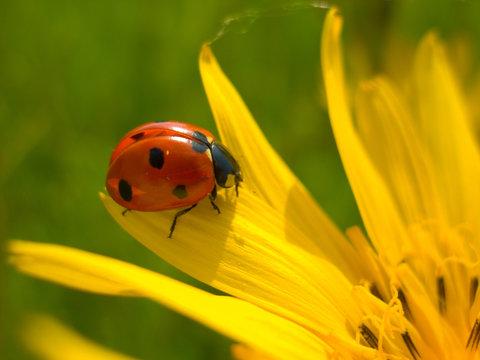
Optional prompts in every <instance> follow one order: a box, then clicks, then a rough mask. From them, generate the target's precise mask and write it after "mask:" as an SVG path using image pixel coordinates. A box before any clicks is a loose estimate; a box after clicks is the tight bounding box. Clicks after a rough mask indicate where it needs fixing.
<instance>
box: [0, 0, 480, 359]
mask: <svg viewBox="0 0 480 360" xmlns="http://www.w3.org/2000/svg"><path fill="white" fill-rule="evenodd" d="M315 3H316V2H313V1H300V2H287V3H284V5H281V4H280V5H279V4H278V2H274V1H270V2H266V1H263V2H259V1H256V2H255V1H248V2H245V1H243V2H242V1H240V0H236V1H231V2H225V1H220V0H207V1H197V0H181V1H111V0H106V1H99V2H93V1H85V2H80V1H78V2H71V1H56V0H43V1H33V0H21V1H13V0H3V1H2V4H1V9H2V10H1V11H0V126H1V127H0V130H1V131H0V185H1V190H0V240H2V242H4V241H3V240H4V239H8V238H22V239H29V240H35V241H42V242H54V243H60V244H66V245H69V246H74V247H78V248H82V249H86V250H90V251H94V252H98V253H101V254H106V255H109V256H112V257H115V258H119V259H123V260H126V261H130V262H132V263H135V264H139V265H141V266H144V267H146V268H150V269H153V270H156V271H159V272H162V273H165V274H168V275H170V276H172V277H175V278H177V279H180V280H182V281H185V282H188V283H191V284H194V285H196V286H200V287H202V286H203V285H201V284H198V283H197V282H195V281H194V280H192V279H190V278H187V277H186V276H185V275H184V274H181V273H180V272H179V271H177V270H175V269H174V268H172V267H170V266H169V265H168V264H166V263H164V262H163V261H162V260H161V259H159V258H157V257H156V256H155V255H153V254H152V253H150V252H149V251H148V250H146V249H144V248H143V247H142V246H141V245H139V244H138V243H137V242H136V241H135V240H133V239H132V238H130V237H129V236H128V235H127V234H126V233H125V232H123V231H122V230H121V229H120V228H119V226H118V225H117V224H116V223H114V221H112V219H111V218H110V217H109V215H108V214H107V212H106V211H105V209H104V208H103V207H102V205H101V203H100V201H99V199H98V192H99V191H102V190H103V187H104V185H103V184H104V177H105V171H106V165H107V162H108V158H109V156H110V152H111V150H112V149H113V147H114V146H115V144H116V141H117V140H118V139H119V138H120V137H121V136H122V135H123V133H125V132H126V131H127V130H129V129H130V128H132V127H134V126H136V125H138V124H140V123H142V122H146V121H150V120H166V119H177V120H181V121H186V122H192V123H196V124H199V125H201V126H204V127H206V128H209V129H213V130H214V123H213V120H212V117H211V114H210V110H209V107H208V104H207V101H206V97H205V94H204V92H203V89H202V85H201V82H200V78H199V73H198V69H197V55H198V52H199V49H200V46H201V44H202V43H203V42H204V41H206V40H208V39H212V38H213V37H214V36H215V34H216V33H217V32H218V31H219V30H220V29H221V28H222V26H221V24H222V19H224V18H225V17H226V16H231V15H232V14H238V13H242V11H246V10H250V11H252V10H253V12H250V15H248V13H247V16H246V17H245V16H244V17H241V16H240V17H237V18H236V20H234V21H233V25H231V26H230V27H227V30H228V31H227V32H226V34H225V35H224V36H222V37H221V38H220V39H219V40H217V41H216V42H215V43H214V45H213V49H214V51H215V52H216V54H217V56H218V59H219V61H220V63H221V64H222V65H223V67H224V70H225V71H226V72H227V74H229V76H230V77H231V79H232V81H233V82H234V84H235V85H236V86H237V88H238V90H239V91H240V93H241V94H242V95H243V97H244V99H245V101H246V103H247V104H248V105H249V107H250V109H251V110H252V112H253V114H254V115H255V117H256V119H257V121H258V122H259V124H260V126H261V127H262V128H263V130H264V131H265V133H266V134H267V137H268V138H269V139H270V140H271V142H272V143H273V145H274V146H275V148H276V149H277V150H278V151H279V152H280V154H281V155H282V156H283V157H284V158H285V160H286V161H287V163H288V164H289V165H290V166H291V167H292V168H293V170H294V171H295V172H296V173H297V174H298V176H299V177H300V178H301V179H302V180H303V181H304V182H305V184H306V186H307V187H308V188H309V189H310V191H311V192H312V193H313V194H314V196H315V197H316V198H317V199H318V201H319V203H320V204H322V206H323V207H324V208H325V209H326V211H327V212H328V213H329V214H331V216H332V217H333V219H334V220H335V221H336V222H337V223H338V224H339V225H340V226H341V227H342V228H345V227H347V226H349V225H353V224H357V223H360V218H359V216H358V214H357V213H356V210H355V205H354V200H353V196H352V194H351V192H350V189H349V187H348V183H347V180H346V178H345V176H344V173H343V169H342V166H341V163H340V161H339V158H338V155H337V152H336V149H335V143H334V140H333V137H332V134H331V131H330V128H329V124H328V119H327V115H326V111H325V109H324V107H323V105H322V100H321V99H322V93H323V91H322V87H321V78H320V71H319V38H320V33H321V27H322V21H323V17H324V15H325V12H326V11H325V10H324V9H318V8H315V7H313V6H312V5H314V4H315ZM341 5H343V7H342V9H343V10H344V11H345V16H346V24H347V34H346V39H347V43H348V41H353V40H352V39H355V41H364V43H365V46H366V47H367V49H368V51H369V52H370V53H371V54H372V58H373V60H374V63H375V60H378V54H379V53H380V51H381V50H382V41H384V40H385V37H386V32H387V31H386V30H385V29H388V30H395V31H398V32H399V34H402V36H404V37H406V38H407V39H410V40H413V41H414V40H417V39H418V38H419V37H420V36H421V34H422V33H423V32H424V31H425V30H427V29H429V28H431V27H436V28H438V29H439V30H440V32H444V33H445V34H447V35H448V34H454V33H457V32H459V33H462V32H463V33H467V34H469V35H470V36H471V38H472V39H479V38H480V36H479V26H478V25H476V22H477V19H478V14H479V6H478V5H476V3H475V2H473V1H472V2H468V1H448V2H437V1H433V0H430V1H423V2H420V1H410V2H406V1H405V2H401V3H396V2H393V1H358V2H347V1H344V3H343V4H341ZM256 9H260V11H258V12H255V10H256ZM252 14H253V15H252ZM0 269H1V272H0V274H1V277H0V286H1V288H0V291H1V301H0V316H1V317H0V320H1V323H2V327H1V328H0V336H2V338H1V342H0V345H1V346H2V349H0V357H1V358H2V359H20V360H21V359H28V358H30V357H31V355H30V354H28V353H26V352H25V350H24V349H23V348H22V345H21V344H20V343H19V341H18V329H19V326H20V325H21V323H22V321H23V318H24V316H25V315H26V314H28V313H37V312H42V313H48V314H52V315H54V316H56V317H58V318H60V319H61V320H63V321H65V322H66V323H67V324H69V325H71V326H73V327H74V328H76V329H77V330H79V331H80V332H81V333H83V334H85V335H88V336H89V337H90V338H92V339H94V340H95V341H97V342H99V343H101V344H104V345H106V346H109V347H111V348H112V349H116V350H118V351H121V352H124V353H126V354H131V355H133V356H136V357H139V358H142V359H223V358H227V357H228V356H229V341H228V340H226V339H224V338H223V337H221V336H220V335H218V334H216V333H214V332H212V331H210V330H208V329H206V328H204V327H203V326H202V325H199V324H196V323H194V322H193V321H190V320H188V319H186V318H184V317H182V316H180V315H178V314H176V313H172V312H170V311H168V310H166V309H164V308H162V307H160V306H158V305H156V304H153V303H152V302H149V301H146V300H138V299H129V298H127V299H121V298H110V297H101V296H97V295H90V294H84V293H80V292H77V291H71V290H68V289H64V288H61V287H58V286H55V285H51V284H48V283H44V282H41V281H36V280H33V279H31V278H28V277H26V276H23V275H21V274H18V273H16V272H15V271H13V270H12V269H10V268H8V267H7V266H2V267H0ZM203 287H204V288H206V287H205V286H203ZM209 290H210V291H215V290H212V289H209Z"/></svg>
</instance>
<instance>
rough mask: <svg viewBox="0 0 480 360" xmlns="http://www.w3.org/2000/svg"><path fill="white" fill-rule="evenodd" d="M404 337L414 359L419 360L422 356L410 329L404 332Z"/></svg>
mask: <svg viewBox="0 0 480 360" xmlns="http://www.w3.org/2000/svg"><path fill="white" fill-rule="evenodd" d="M402 339H403V342H404V343H405V345H406V346H407V349H408V351H409V352H410V355H412V357H413V359H414V360H417V359H418V358H419V357H420V353H419V352H418V350H417V347H416V346H415V343H414V342H413V340H412V338H411V336H410V334H409V333H408V331H405V332H404V333H402Z"/></svg>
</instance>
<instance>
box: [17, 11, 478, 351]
mask: <svg viewBox="0 0 480 360" xmlns="http://www.w3.org/2000/svg"><path fill="white" fill-rule="evenodd" d="M341 27H342V18H341V16H340V14H339V12H338V10H336V9H331V10H330V11H329V13H328V15H327V18H326V20H325V25H324V32H323V38H322V67H323V73H324V79H325V85H326V94H327V100H328V107H329V112H330V117H331V122H332V127H333V130H334V134H335V138H336V141H337V145H338V148H339V151H340V154H341V157H342V160H343V163H344V166H345V170H346V172H347V175H348V178H349V180H350V184H351V186H352V189H353V192H354V194H355V197H356V200H357V203H358V207H359V209H360V212H361V215H362V218H363V221H364V224H365V227H366V231H367V234H368V238H367V236H366V235H364V234H363V232H362V230H361V229H360V228H358V227H353V228H351V229H349V230H347V232H346V235H347V236H344V234H343V233H342V232H341V231H339V230H338V229H337V228H336V227H335V225H334V224H333V223H332V222H331V221H330V220H329V218H328V217H327V216H326V215H325V214H324V213H323V211H322V210H321V209H320V208H319V207H318V206H317V205H316V203H315V202H314V200H313V199H312V197H311V196H310V195H309V194H308V192H307V191H306V190H305V188H304V187H303V185H302V184H301V183H300V182H299V180H298V179H297V178H296V177H295V176H294V175H293V174H292V173H291V172H290V170H289V169H288V167H287V166H286V165H285V163H284V162H283V161H282V160H281V158H280V157H279V156H278V154H277V153H276V152H275V151H274V150H273V149H272V148H271V146H270V145H269V144H268V142H267V141H266V139H265V137H264V136H263V134H262V133H261V131H260V129H259V128H258V126H257V125H256V123H255V122H254V120H253V118H252V116H251V114H250V113H249V111H248V109H247V108H246V106H245V105H244V103H243V102H242V100H241V98H240V97H239V95H238V94H237V92H236V91H235V89H234V88H233V86H232V85H231V83H230V82H229V80H228V79H227V78H226V77H225V75H224V74H223V72H222V70H221V69H220V67H219V66H218V64H217V62H216V60H215V58H214V56H213V54H212V53H211V50H210V48H209V47H208V46H205V47H204V48H203V49H202V52H201V55H200V71H201V75H202V79H203V82H204V86H205V90H206V93H207V96H208V99H209V101H210V105H211V108H212V111H213V114H214V117H215V120H216V123H217V126H218V129H219V132H220V135H221V138H222V142H224V143H225V144H226V145H227V146H228V147H229V148H230V149H231V150H232V153H234V154H236V155H237V156H238V160H239V162H240V165H241V167H242V172H243V174H244V183H243V186H242V189H241V193H240V197H239V198H236V197H235V195H234V194H232V193H231V192H226V193H224V194H221V196H220V199H219V206H220V207H221V209H222V214H221V215H219V216H212V212H211V209H210V208H209V204H203V203H202V204H200V205H199V206H198V208H197V209H195V211H192V212H191V213H189V216H188V224H187V222H186V221H185V223H184V224H182V226H179V227H178V229H177V230H176V232H175V237H174V239H167V237H166V235H165V234H166V233H167V229H168V228H169V226H170V221H171V218H172V212H159V213H141V212H131V213H128V215H127V216H122V211H123V209H122V208H120V207H119V206H118V205H117V204H116V203H115V202H113V201H112V199H111V198H109V197H107V196H105V195H103V194H102V195H101V198H102V201H103V202H104V204H105V206H106V208H107V209H108V211H109V212H110V213H111V215H112V216H113V217H114V218H115V219H116V220H117V222H119V223H120V225H121V226H122V227H123V228H124V229H125V230H126V231H128V232H129V233H130V234H131V235H132V236H133V237H135V238H136V239H137V240H138V241H140V242H141V243H142V244H144V245H145V246H147V247H148V248H149V249H151V250H152V251H154V252H155V253H156V254H158V255H159V256H160V257H162V258H163V259H165V260H167V261H168V262H170V263H171V264H173V265H174V266H176V267H178V268H179V269H181V270H183V271H184V272H186V273H187V274H189V275H191V276H193V277H194V278H196V279H198V280H201V281H203V282H204V283H206V284H209V285H211V286H213V287H215V288H217V289H220V290H222V291H224V292H225V293H228V294H229V295H230V296H219V295H212V294H210V293H208V292H205V291H202V290H199V289H196V288H193V287H191V286H188V285H186V284H183V283H180V282H178V281H176V280H173V279H170V278H168V277H165V276H163V275H160V274H157V273H154V272H152V271H148V270H146V269H143V268H140V267H138V266H135V265H131V264H127V263H125V262H122V261H119V260H115V259H111V258H107V257H104V256H100V255H95V254H91V253H87V252H84V251H81V250H76V249H72V248H67V247H64V246H59V245H53V244H38V243H31V242H25V241H13V242H11V244H10V247H9V251H10V254H11V255H10V261H11V262H12V263H13V264H14V265H15V266H16V267H18V268H19V269H20V270H21V271H23V272H25V273H28V274H31V275H33V276H36V277H40V278H43V279H47V280H50V281H55V282H57V283H60V284H63V285H66V286H70V287H74V288H78V289H82V290H86V291H91V292H96V293H100V294H110V295H117V296H137V297H147V298H150V299H152V300H154V301H157V302H159V303H161V304H163V305H165V306H167V307H169V308H171V309H173V310H175V311H178V312H180V313H182V314H184V315H186V316H188V317H190V318H192V319H195V320H197V321H199V322H201V323H203V324H205V325H207V326H209V327H211V328H212V329H215V330H217V331H218V332H220V333H222V334H224V335H226V336H229V337H231V338H232V339H234V340H236V341H238V342H240V343H241V344H244V345H240V346H238V347H236V348H235V349H234V355H235V356H237V357H238V358H240V359H245V358H264V359H266V358H272V359H324V358H325V359H326V358H332V357H333V358H345V359H373V358H381V359H463V358H465V359H473V358H477V353H476V351H477V348H478V345H479V342H480V320H478V319H477V317H478V316H479V311H480V296H477V288H478V279H479V275H480V274H479V268H478V265H477V259H478V254H477V252H478V249H480V244H479V238H478V236H477V234H479V230H480V216H479V214H480V211H479V210H480V194H479V193H480V186H479V184H480V161H479V160H480V159H479V154H478V150H477V144H476V142H475V139H474V135H473V133H472V131H471V129H470V122H469V121H470V118H469V114H468V112H467V108H466V106H465V104H464V103H463V101H464V100H463V98H462V96H461V94H460V91H459V89H458V86H457V84H456V82H455V79H454V78H453V75H452V71H451V70H450V68H449V65H448V62H447V60H446V55H445V50H444V47H443V45H442V44H441V43H440V41H439V40H438V39H437V38H436V37H435V36H434V35H432V34H430V35H427V36H426V37H425V39H424V40H423V41H422V42H421V44H420V46H419V48H418V50H417V53H416V57H415V61H414V66H413V72H412V76H411V78H410V79H409V81H410V82H409V85H410V86H407V87H405V88H407V89H408V91H407V92H405V94H403V93H401V92H400V91H399V90H398V89H397V88H396V87H395V86H394V85H393V84H392V82H391V81H390V80H389V79H387V78H386V77H378V78H375V79H373V80H369V81H366V82H364V83H362V84H360V86H359V87H358V90H357V91H356V96H355V102H354V106H353V105H352V104H351V101H350V99H349V96H348V94H350V93H351V91H348V90H347V85H346V83H345V79H344V75H343V64H342V56H341V50H340V34H341ZM351 108H353V109H354V110H355V112H354V115H355V116H353V115H352V111H351ZM326 176H328V175H326Z"/></svg>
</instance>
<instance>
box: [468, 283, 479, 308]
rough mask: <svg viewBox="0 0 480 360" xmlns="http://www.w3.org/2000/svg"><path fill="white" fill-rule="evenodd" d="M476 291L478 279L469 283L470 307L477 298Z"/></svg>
mask: <svg viewBox="0 0 480 360" xmlns="http://www.w3.org/2000/svg"><path fill="white" fill-rule="evenodd" d="M477 290H478V278H477V277H474V278H473V279H472V280H471V281H470V306H472V305H473V302H474V301H475V298H476V297H477Z"/></svg>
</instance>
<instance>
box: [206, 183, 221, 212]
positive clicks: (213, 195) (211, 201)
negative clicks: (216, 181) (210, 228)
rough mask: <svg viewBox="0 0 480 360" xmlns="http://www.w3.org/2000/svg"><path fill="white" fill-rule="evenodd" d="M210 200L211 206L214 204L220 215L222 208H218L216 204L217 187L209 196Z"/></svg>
mask: <svg viewBox="0 0 480 360" xmlns="http://www.w3.org/2000/svg"><path fill="white" fill-rule="evenodd" d="M208 198H209V199H210V204H212V207H213V208H214V209H215V210H217V213H219V214H220V208H219V207H218V206H217V204H215V199H216V198H217V186H216V185H215V186H214V187H213V190H212V192H211V193H210V195H208Z"/></svg>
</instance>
